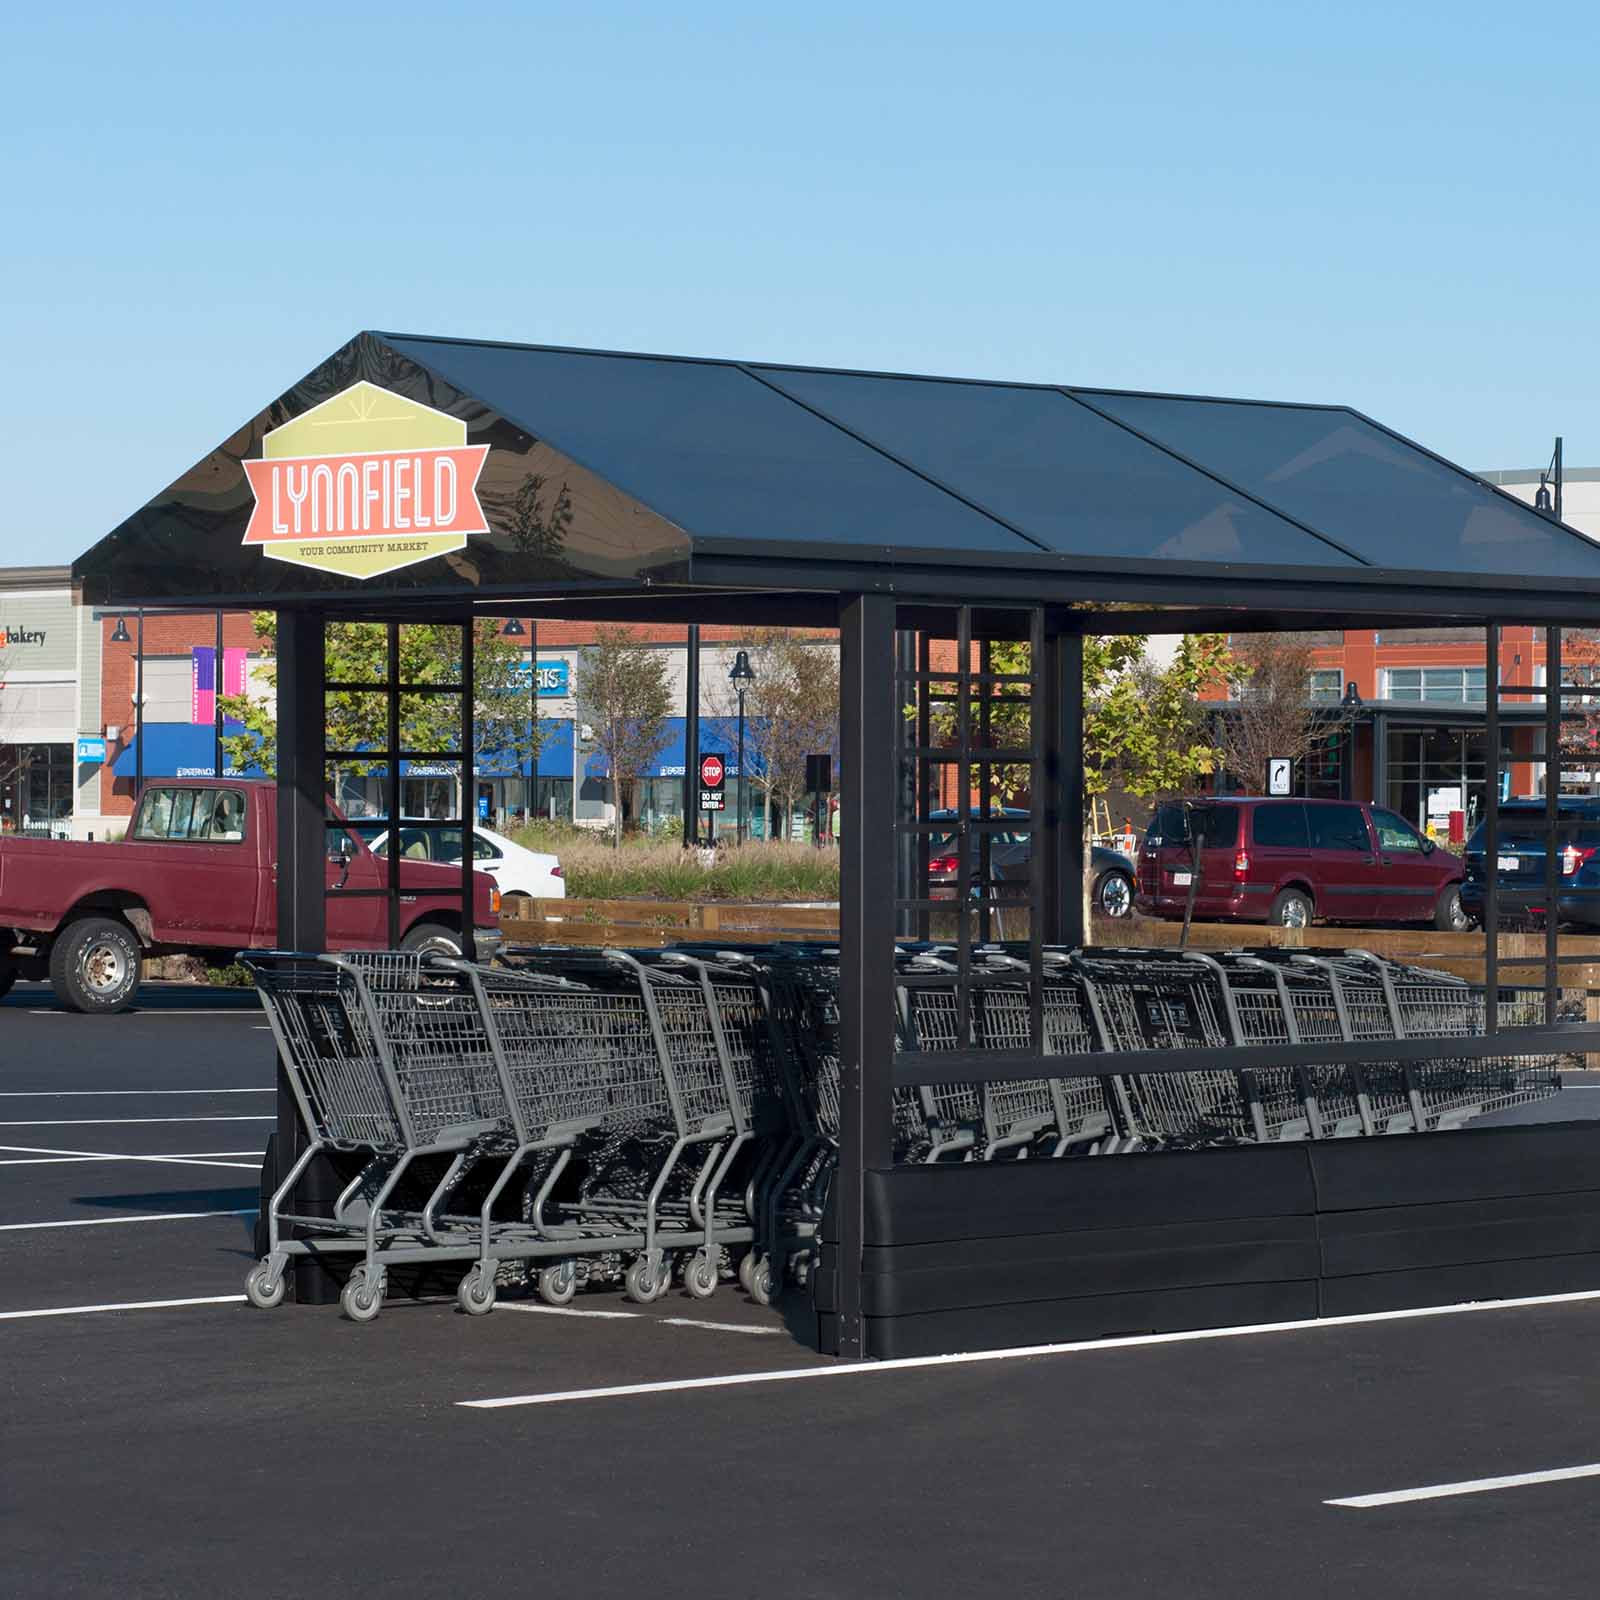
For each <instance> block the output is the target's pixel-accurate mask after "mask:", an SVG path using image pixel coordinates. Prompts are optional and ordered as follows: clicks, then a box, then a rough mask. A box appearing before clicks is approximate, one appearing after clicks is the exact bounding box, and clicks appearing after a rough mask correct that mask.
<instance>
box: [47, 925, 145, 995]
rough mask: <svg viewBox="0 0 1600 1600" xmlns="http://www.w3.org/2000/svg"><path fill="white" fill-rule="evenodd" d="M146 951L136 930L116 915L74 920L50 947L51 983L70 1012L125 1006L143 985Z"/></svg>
mask: <svg viewBox="0 0 1600 1600" xmlns="http://www.w3.org/2000/svg"><path fill="white" fill-rule="evenodd" d="M140 960H141V951H140V949H139V941H138V939H137V938H135V937H134V933H133V929H132V928H130V927H129V926H128V925H127V923H125V922H118V921H116V920H115V919H114V918H112V917H84V918H82V919H81V920H80V921H78V922H73V923H69V924H68V925H67V927H66V928H64V929H63V930H62V931H61V933H59V934H58V935H57V936H56V941H55V943H54V944H53V945H52V946H51V947H50V986H51V988H53V989H54V990H55V992H56V999H58V1000H59V1001H60V1002H61V1003H62V1005H64V1006H65V1007H66V1008H67V1009H68V1010H69V1011H87V1012H91V1013H95V1014H99V1015H107V1014H109V1013H111V1012H113V1011H126V1010H127V1009H128V1006H129V1005H130V1004H131V1003H132V1001H133V992H134V990H135V989H137V988H138V987H139V962H140Z"/></svg>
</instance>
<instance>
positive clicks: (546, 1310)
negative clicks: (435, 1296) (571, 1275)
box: [494, 1300, 783, 1333]
mask: <svg viewBox="0 0 1600 1600" xmlns="http://www.w3.org/2000/svg"><path fill="white" fill-rule="evenodd" d="M494 1308H495V1310H496V1311H526V1312H530V1313H532V1314H533V1315H536V1316H541V1317H603V1318H605V1319H607V1320H608V1321H613V1322H648V1323H649V1324H651V1326H656V1325H658V1324H661V1323H665V1324H666V1325H667V1326H668V1327H671V1328H711V1329H713V1330H714V1331H715V1332H717V1333H782V1332H783V1330H782V1329H781V1328H767V1327H761V1326H758V1325H755V1324H752V1323H748V1322H705V1321H702V1320H701V1319H700V1318H698V1317H652V1316H649V1315H647V1314H646V1313H645V1312H643V1311H601V1310H599V1309H598V1308H596V1307H593V1306H535V1305H528V1304H526V1303H525V1302H523V1301H521V1300H497V1301H496V1302H495V1307H494Z"/></svg>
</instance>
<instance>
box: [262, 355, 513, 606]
mask: <svg viewBox="0 0 1600 1600" xmlns="http://www.w3.org/2000/svg"><path fill="white" fill-rule="evenodd" d="M488 454H489V447H488V445H486V444H468V443H467V425H466V423H464V422H461V421H458V420H457V419H456V418H454V417H448V416H446V415H445V414H444V412H442V411H435V410H434V409H433V407H432V406H425V405H422V404H420V403H419V402H417V401H415V400H408V399H406V398H405V397H404V396H403V395H398V394H395V393H393V391H391V390H389V389H381V388H379V387H378V385H377V384H374V383H368V382H366V381H364V380H363V381H362V382H360V383H353V384H351V385H350V387H349V388H348V389H344V390H342V391H341V392H340V393H338V394H336V395H334V396H333V397H332V398H331V399H328V400H324V401H323V402H322V404H321V405H318V406H313V407H312V408H311V410H309V411H307V412H304V413H302V414H301V415H300V416H298V417H296V418H295V419H294V421H292V422H287V423H285V424H284V425H283V426H282V427H281V428H275V429H273V430H272V432H270V433H269V434H267V435H266V437H265V438H264V439H263V441H262V455H263V459H262V460H260V461H246V462H245V463H244V470H245V472H246V474H247V475H248V477H249V480H250V488H251V490H252V491H253V492H254V494H255V510H254V511H253V512H252V513H251V516H250V522H249V525H248V526H247V527H246V529H245V533H244V542H245V544H247V545H257V546H259V547H260V549H261V553H262V554H263V555H264V556H268V557H270V558H271V559H273V560H275V561H289V562H294V563H296V564H297V565H299V566H304V567H316V568H318V569H320V570H321V571H323V572H338V573H342V574H344V575H345V576H346V577H351V578H373V577H377V576H378V575H379V574H380V573H384V572H393V571H395V570H396V569H397V568H399V567H409V566H411V565H413V564H414V563H416V562H418V561H428V560H431V559H432V558H433V557H434V556H442V555H449V554H450V553H452V552H454V551H457V550H464V549H465V548H466V544H467V537H468V535H469V534H474V533H487V532H488V531H489V525H488V523H487V522H485V521H484V517H483V508H482V506H480V505H479V503H478V493H477V484H478V474H479V473H480V472H481V471H482V470H483V463H484V458H485V457H486V456H487V455H488Z"/></svg>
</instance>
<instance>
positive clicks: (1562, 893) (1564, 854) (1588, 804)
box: [1461, 797, 1600, 927]
mask: <svg viewBox="0 0 1600 1600" xmlns="http://www.w3.org/2000/svg"><path fill="white" fill-rule="evenodd" d="M1556 826H1557V835H1556V840H1557V851H1558V854H1557V857H1556V885H1557V888H1556V893H1557V899H1556V920H1557V921H1558V922H1575V923H1581V924H1584V925H1586V926H1588V927H1596V926H1600V799H1592V800H1591V799H1581V798H1576V797H1574V798H1572V799H1564V800H1562V801H1561V803H1560V807H1559V809H1558V810H1557V812H1556ZM1486 831H1487V830H1486V828H1485V826H1484V824H1483V823H1479V824H1478V826H1477V828H1476V829H1475V830H1474V831H1473V834H1472V837H1471V838H1470V839H1468V840H1467V857H1466V865H1467V877H1466V882H1464V883H1463V884H1462V885H1461V904H1462V907H1463V909H1464V910H1465V911H1466V913H1467V915H1468V916H1470V917H1472V918H1473V919H1474V920H1475V921H1480V922H1481V921H1482V920H1483V895H1484V889H1485V887H1486V885H1487V873H1486V871H1485V866H1486V863H1485V861H1484V835H1485V833H1486ZM1495 868H1496V870H1495V901H1496V915H1497V916H1498V917H1501V918H1516V917H1539V918H1543V917H1544V915H1545V913H1546V909H1547V907H1548V904H1549V897H1548V896H1547V894H1546V893H1545V889H1546V885H1545V877H1544V873H1545V809H1544V801H1543V800H1507V801H1505V802H1504V803H1503V804H1502V805H1501V807H1500V826H1499V830H1498V834H1497V837H1496V839H1495Z"/></svg>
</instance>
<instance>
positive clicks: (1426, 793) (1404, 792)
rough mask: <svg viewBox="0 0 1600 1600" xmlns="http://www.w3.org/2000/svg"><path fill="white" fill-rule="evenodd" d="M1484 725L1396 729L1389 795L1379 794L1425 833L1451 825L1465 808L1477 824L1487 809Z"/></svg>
mask: <svg viewBox="0 0 1600 1600" xmlns="http://www.w3.org/2000/svg"><path fill="white" fill-rule="evenodd" d="M1485 749H1486V746H1485V743H1484V737H1483V731H1482V730H1481V729H1477V730H1469V729H1465V728H1391V729H1390V730H1389V778H1388V791H1389V792H1388V794H1387V795H1384V796H1380V799H1383V800H1386V801H1387V802H1388V804H1389V806H1390V807H1391V808H1392V809H1393V810H1395V811H1397V812H1399V813H1400V815H1401V816H1402V817H1404V818H1405V819H1406V821H1407V822H1409V823H1410V824H1411V825H1412V826H1413V827H1414V828H1416V829H1418V830H1419V831H1420V832H1423V833H1426V832H1427V831H1428V824H1429V821H1430V820H1431V821H1432V823H1433V827H1434V832H1435V833H1441V832H1442V831H1443V830H1444V829H1446V828H1447V827H1448V825H1449V816H1450V813H1451V812H1452V811H1465V812H1466V814H1467V827H1468V828H1469V829H1470V828H1472V827H1473V825H1474V823H1475V821H1476V819H1477V817H1478V815H1479V814H1480V812H1481V810H1482V807H1483V782H1484V751H1485Z"/></svg>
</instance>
